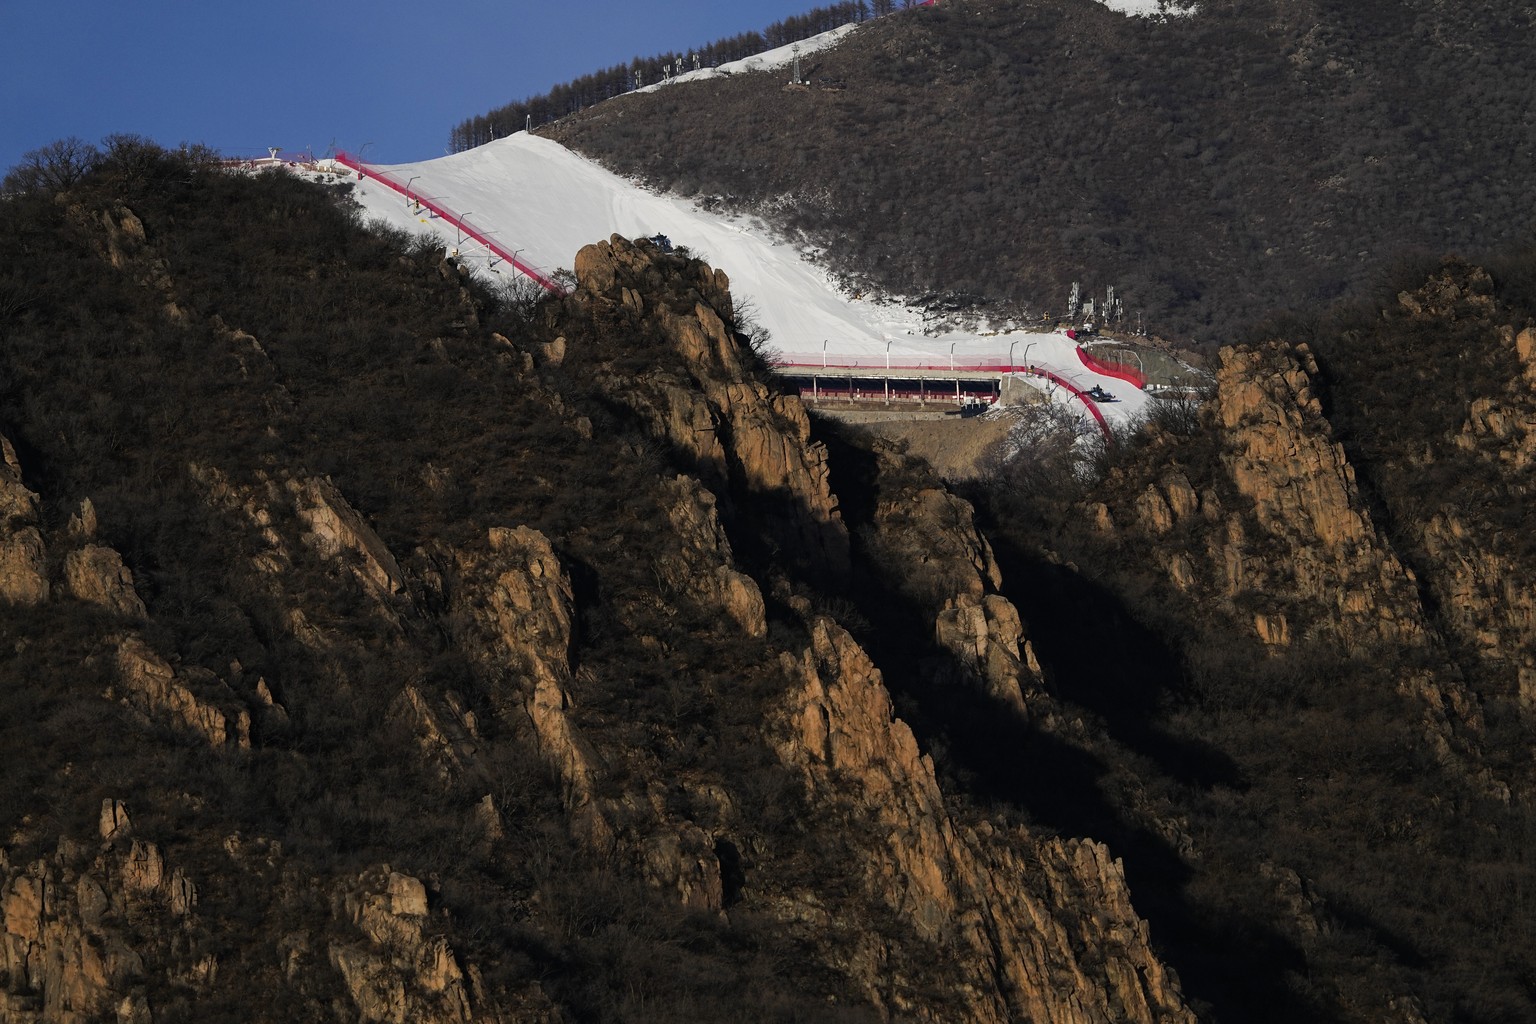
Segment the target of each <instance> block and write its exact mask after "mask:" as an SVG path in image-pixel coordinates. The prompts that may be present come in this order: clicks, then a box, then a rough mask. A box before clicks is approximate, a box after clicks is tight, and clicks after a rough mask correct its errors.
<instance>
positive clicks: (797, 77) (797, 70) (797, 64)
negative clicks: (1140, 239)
mask: <svg viewBox="0 0 1536 1024" xmlns="http://www.w3.org/2000/svg"><path fill="white" fill-rule="evenodd" d="M790 52H791V53H793V54H794V55H795V77H794V80H793V81H792V82H790V84H791V85H804V84H805V79H804V78H802V77H801V75H800V44H799V43H796V44H795V45H794V46H792V47H790Z"/></svg>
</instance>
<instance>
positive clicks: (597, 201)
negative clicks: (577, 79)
mask: <svg viewBox="0 0 1536 1024" xmlns="http://www.w3.org/2000/svg"><path fill="white" fill-rule="evenodd" d="M370 170H371V171H374V172H380V173H384V174H387V175H388V176H389V177H390V178H391V179H392V180H393V181H395V182H397V183H399V184H400V185H402V186H408V187H409V188H410V190H411V192H412V194H413V195H418V196H424V197H430V198H432V199H434V200H435V201H436V202H437V203H438V205H440V206H441V207H443V208H444V209H446V210H448V211H450V212H451V213H453V214H455V215H457V216H459V217H460V218H462V219H463V220H464V221H465V222H466V223H467V224H469V225H470V226H472V227H474V228H476V229H478V230H479V231H481V232H482V233H485V234H487V235H489V236H490V237H491V238H492V239H493V240H494V241H495V242H496V243H497V244H499V245H500V246H502V247H504V248H505V249H506V250H507V251H508V252H511V253H514V254H516V256H517V258H518V259H520V260H521V261H522V262H525V263H527V264H530V265H532V266H534V267H537V268H543V269H544V270H546V271H552V270H554V269H556V268H568V267H570V266H571V265H572V264H573V263H574V261H575V256H576V252H577V250H579V249H580V248H581V247H582V246H584V245H587V244H588V243H591V242H596V241H602V240H606V239H607V238H608V237H609V236H610V235H612V234H615V233H617V234H620V235H623V236H625V237H627V238H638V237H642V236H650V235H655V234H658V233H661V234H665V235H667V236H669V237H670V238H671V239H672V241H673V243H675V244H678V245H685V246H687V247H688V248H689V249H690V250H692V251H693V252H694V254H695V255H698V256H700V257H701V258H704V259H706V260H707V261H708V262H709V263H710V264H711V265H713V266H715V267H717V268H720V269H723V270H724V271H725V272H726V273H727V274H728V275H729V276H730V279H731V292H732V294H733V296H734V297H735V298H736V300H737V302H738V303H741V302H742V301H743V300H747V301H750V302H751V303H752V305H753V306H754V307H755V308H756V319H757V321H758V323H759V324H760V325H761V326H762V327H764V328H766V329H767V330H768V332H769V334H770V342H769V347H770V349H772V350H774V351H776V352H777V353H778V357H779V359H780V361H781V362H783V363H787V364H800V365H806V366H813V367H819V366H828V367H837V366H842V367H851V366H860V367H868V368H882V367H886V366H890V367H893V368H894V367H913V366H929V367H935V368H948V367H951V366H953V367H957V368H959V367H966V366H989V365H990V366H1002V365H1015V366H1024V365H1033V366H1037V367H1041V368H1044V369H1048V370H1050V371H1051V372H1054V373H1056V374H1058V375H1059V376H1061V377H1062V378H1064V379H1066V380H1069V381H1071V382H1072V383H1073V384H1074V385H1076V386H1077V387H1079V388H1082V389H1087V388H1090V387H1092V386H1094V385H1098V386H1100V387H1102V388H1104V389H1105V390H1106V391H1109V392H1110V393H1112V394H1113V395H1115V397H1116V398H1118V399H1119V401H1118V402H1114V403H1107V404H1103V405H1101V406H1100V407H1099V408H1100V410H1101V411H1102V412H1103V413H1104V415H1105V416H1106V417H1107V418H1108V419H1109V420H1110V422H1111V423H1112V424H1113V423H1117V422H1119V423H1123V422H1125V421H1126V420H1128V419H1129V418H1131V417H1133V416H1135V415H1136V414H1137V413H1138V412H1139V411H1140V410H1141V409H1142V408H1143V407H1144V406H1145V404H1146V402H1147V401H1148V400H1149V399H1148V396H1147V395H1146V394H1144V393H1143V392H1142V391H1140V390H1138V389H1137V388H1136V387H1135V386H1134V385H1132V384H1129V383H1126V382H1125V381H1121V380H1118V379H1115V378H1111V377H1105V376H1101V375H1099V374H1096V373H1092V372H1091V371H1089V370H1088V369H1087V368H1086V367H1084V366H1083V364H1082V362H1081V361H1080V360H1079V359H1078V357H1077V345H1076V343H1075V342H1074V341H1072V340H1071V339H1068V338H1067V337H1065V335H1063V334H1060V333H1051V334H1046V333H1038V332H1024V331H1019V332H1012V333H1000V334H996V335H994V336H990V337H988V336H982V335H980V334H977V333H973V332H964V331H960V332H952V333H944V334H938V335H933V336H929V335H925V334H924V327H923V317H922V314H921V311H919V310H916V309H912V308H908V307H905V306H902V305H900V304H898V303H895V302H884V303H881V302H873V301H867V300H860V299H855V298H851V297H850V296H848V295H845V294H843V293H842V292H841V291H839V289H838V288H837V286H836V285H835V284H834V283H833V281H832V278H831V276H830V275H829V274H828V272H827V271H826V270H824V269H822V268H820V267H817V266H815V265H813V264H812V263H811V262H809V261H808V260H807V259H806V258H804V257H803V256H802V254H801V253H800V252H799V251H798V250H797V249H796V248H795V247H794V246H792V245H789V244H787V243H785V242H782V241H779V240H777V239H775V238H774V237H773V236H772V233H771V232H770V231H768V230H767V229H766V228H765V227H763V226H762V225H761V224H759V223H757V222H755V221H750V220H744V219H740V218H731V217H725V216H721V215H718V214H714V213H710V212H707V211H704V210H701V209H699V208H698V207H697V206H695V205H694V204H693V203H691V202H690V201H687V200H684V199H680V198H677V197H673V196H666V195H660V194H657V193H655V192H651V191H647V190H646V189H644V188H642V187H640V186H638V185H636V184H634V183H633V182H630V181H627V180H625V179H623V178H620V177H618V176H617V175H614V174H612V173H610V172H609V171H607V170H604V169H603V168H601V167H599V166H597V165H596V164H594V163H592V162H590V161H588V160H586V159H584V158H582V157H581V156H579V155H577V154H576V153H573V152H572V151H570V150H568V149H566V148H564V147H563V146H560V145H559V144H557V143H555V142H551V141H549V140H547V139H541V138H539V137H537V136H533V135H529V134H527V133H523V132H519V133H518V134H516V135H512V136H510V137H508V138H505V139H500V140H498V141H496V142H492V143H489V144H488V145H484V146H480V147H478V148H475V149H471V150H467V151H465V152H462V153H456V154H454V155H452V156H447V157H442V158H441V159H437V160H428V161H424V162H421V163H410V164H397V165H393V166H378V165H371V166H370ZM353 195H354V197H355V198H356V199H357V200H358V201H359V202H360V203H361V204H362V205H363V206H364V208H365V210H366V214H365V217H366V218H367V219H378V220H381V221H384V222H386V223H388V224H391V225H393V226H395V227H399V228H403V229H406V230H408V231H412V232H423V231H429V232H433V233H435V234H437V235H438V236H439V237H440V238H441V239H442V240H443V242H444V243H445V244H446V245H448V246H449V247H457V248H459V249H460V250H461V259H462V260H464V261H465V262H467V263H468V265H469V266H471V267H472V268H473V269H475V270H477V272H480V273H484V274H487V275H488V276H489V275H498V274H503V273H505V274H512V273H515V272H514V271H512V270H511V268H510V267H509V266H508V265H507V264H506V263H505V262H504V261H499V260H497V259H496V258H495V257H494V256H492V255H491V254H490V253H488V252H487V251H486V249H485V248H484V247H483V246H480V245H479V243H476V242H473V241H471V240H468V239H465V238H464V237H463V236H462V235H461V234H460V233H459V232H458V230H457V229H456V228H455V227H454V226H453V225H452V224H449V223H447V222H445V221H443V220H440V219H438V218H436V217H434V216H432V215H430V214H428V213H427V212H425V211H423V212H421V213H419V214H418V213H416V212H413V209H412V207H411V205H410V204H408V203H407V201H406V200H405V198H404V197H403V196H402V195H401V194H400V193H398V192H395V191H392V190H390V189H389V188H387V187H385V186H384V185H382V184H380V183H378V182H376V181H372V180H367V179H365V180H363V181H361V182H358V184H357V187H356V188H355V189H354V190H353ZM1025 379H1026V380H1029V381H1030V382H1032V383H1036V384H1037V385H1038V386H1040V387H1041V388H1042V390H1051V391H1054V392H1055V393H1057V394H1062V391H1063V389H1060V388H1050V387H1048V385H1047V384H1046V382H1044V381H1039V380H1037V379H1035V378H1025ZM1062 397H1063V398H1065V395H1062ZM1067 400H1068V401H1072V402H1073V404H1074V405H1076V406H1077V407H1078V408H1077V411H1078V412H1080V413H1082V414H1083V415H1087V410H1086V408H1085V407H1083V406H1082V403H1078V402H1076V401H1075V400H1071V399H1067Z"/></svg>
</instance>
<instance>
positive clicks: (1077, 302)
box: [1067, 281, 1083, 320]
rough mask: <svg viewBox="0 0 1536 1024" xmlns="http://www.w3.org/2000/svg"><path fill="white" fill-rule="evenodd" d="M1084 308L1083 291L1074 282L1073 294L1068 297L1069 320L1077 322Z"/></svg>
mask: <svg viewBox="0 0 1536 1024" xmlns="http://www.w3.org/2000/svg"><path fill="white" fill-rule="evenodd" d="M1082 307H1083V291H1082V288H1081V287H1080V286H1079V285H1078V283H1077V282H1076V281H1073V282H1072V294H1070V295H1068V296H1067V319H1068V320H1076V319H1077V314H1078V311H1079V310H1080V309H1082Z"/></svg>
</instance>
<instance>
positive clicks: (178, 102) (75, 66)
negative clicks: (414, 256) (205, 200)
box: [0, 0, 824, 171]
mask: <svg viewBox="0 0 1536 1024" xmlns="http://www.w3.org/2000/svg"><path fill="white" fill-rule="evenodd" d="M822 2H824V0H756V2H753V3H745V4H732V3H720V2H719V0H708V2H706V0H682V2H669V3H655V2H653V0H628V2H621V0H570V2H567V3H564V4H556V3H539V4H530V3H513V2H506V0H501V2H494V0H449V2H448V3H446V4H427V3H415V4H405V3H398V2H395V0H375V2H373V3H353V4H324V3H314V2H294V0H268V2H264V3H263V2H259V0H233V2H223V0H201V2H196V3H194V2H190V0H141V2H125V0H112V2H103V0H62V2H55V3H41V2H39V0H6V2H5V7H4V10H5V17H4V19H3V21H4V24H5V27H6V29H7V30H8V31H7V40H6V44H7V45H6V56H5V58H4V60H3V61H0V171H3V170H4V169H6V168H9V167H11V166H12V165H14V164H15V163H16V162H17V161H18V160H20V159H21V156H22V154H23V153H25V152H26V151H27V150H30V149H35V148H37V147H38V146H42V145H45V144H47V143H49V142H52V141H53V140H55V139H60V138H64V137H66V136H71V135H74V136H78V137H80V138H82V139H85V140H86V141H88V142H99V141H100V140H101V139H102V137H103V136H106V135H108V134H111V133H113V132H133V133H137V134H140V135H146V136H149V137H150V138H152V139H154V140H156V141H157V142H160V143H162V144H164V145H167V146H174V145H176V144H177V143H180V142H201V143H205V144H207V145H209V146H212V147H214V148H215V149H218V150H220V151H223V152H225V153H227V154H229V155H231V156H243V155H258V154H260V153H262V152H263V151H264V149H265V147H267V146H280V147H282V148H283V149H284V150H287V151H295V150H298V151H302V150H304V149H305V148H307V147H313V151H314V152H315V153H316V154H319V153H322V152H324V151H325V150H326V149H327V148H329V147H330V146H331V145H332V144H333V143H334V144H335V145H337V146H339V147H341V148H344V149H349V150H352V151H354V152H355V151H357V150H359V149H361V148H362V147H363V146H364V145H365V144H370V143H371V145H368V150H367V154H366V156H367V158H368V159H369V160H370V161H377V162H380V163H396V162H401V161H406V160H422V159H427V158H429V157H433V156H441V155H442V154H443V152H444V150H445V148H446V146H447V141H448V131H449V129H450V128H451V127H452V126H453V125H454V124H456V123H458V122H459V121H462V120H463V119H464V118H466V117H470V116H472V115H474V114H478V113H484V112H485V111H487V110H489V109H491V108H492V107H496V106H499V105H501V104H503V103H507V102H509V101H511V100H517V99H522V98H524V97H526V96H530V95H534V94H537V93H541V92H544V91H545V90H546V89H548V88H549V87H550V86H552V85H555V84H557V83H559V82H563V81H567V80H569V79H571V78H575V77H576V76H578V75H582V74H585V73H586V72H588V71H595V70H597V69H599V68H603V67H607V66H609V65H611V64H615V63H618V62H620V61H626V62H627V61H628V60H629V59H630V58H632V57H635V56H637V55H649V54H651V53H654V52H660V51H664V50H669V49H686V48H687V47H690V46H694V45H698V44H701V43H705V42H708V41H710V40H713V39H717V38H720V37H722V36H729V35H734V34H736V33H738V32H744V31H747V30H749V29H762V28H765V27H767V26H768V25H769V24H771V23H773V22H775V21H778V20H780V19H782V18H784V17H786V16H788V15H791V14H800V13H804V12H805V11H807V10H809V9H811V8H813V7H816V6H820V5H821V3H822Z"/></svg>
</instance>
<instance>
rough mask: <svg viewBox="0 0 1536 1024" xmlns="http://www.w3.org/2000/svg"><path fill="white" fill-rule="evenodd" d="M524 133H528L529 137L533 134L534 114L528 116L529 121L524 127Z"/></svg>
mask: <svg viewBox="0 0 1536 1024" xmlns="http://www.w3.org/2000/svg"><path fill="white" fill-rule="evenodd" d="M523 131H525V132H527V133H528V134H529V135H532V134H533V115H532V114H529V115H528V121H527V123H526V124H525V125H524V126H523Z"/></svg>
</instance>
